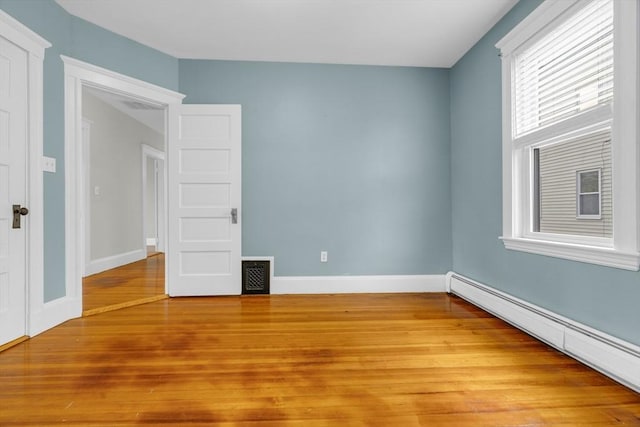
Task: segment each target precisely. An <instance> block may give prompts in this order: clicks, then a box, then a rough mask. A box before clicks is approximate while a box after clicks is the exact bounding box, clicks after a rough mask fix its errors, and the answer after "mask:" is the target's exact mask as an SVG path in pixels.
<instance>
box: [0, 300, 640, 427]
mask: <svg viewBox="0 0 640 427" xmlns="http://www.w3.org/2000/svg"><path fill="white" fill-rule="evenodd" d="M0 405H1V406H0V408H1V409H0V425H2V426H10V425H38V426H45V425H57V424H64V425H73V426H95V425H102V426H117V425H136V424H148V425H161V424H165V423H167V424H174V425H183V424H190V425H216V426H245V425H247V426H248V425H260V426H292V425H296V426H298V425H299V426H402V427H411V426H440V425H442V426H444V425H446V426H551V425H553V426H557V425H564V426H584V425H590V426H596V425H640V395H639V394H637V393H635V392H634V391H632V390H630V389H628V388H625V387H623V386H621V385H619V384H617V383H615V382H613V381H612V380H610V379H608V378H606V377H604V376H603V375H601V374H599V373H597V372H595V371H593V370H592V369H590V368H587V367H585V366H584V365H582V364H580V363H578V362H576V361H575V360H573V359H571V358H569V357H567V356H564V355H563V354H561V353H559V352H557V351H555V350H553V349H551V348H550V347H548V346H546V345H544V344H542V343H541V342H539V341H536V340H534V339H532V338H531V337H529V336H528V335H526V334H524V333H522V332H520V331H518V330H516V329H514V328H513V327H511V326H510V325H508V324H506V323H504V322H502V321H500V320H498V319H496V318H494V317H492V316H491V315H489V314H487V313H485V312H483V311H481V310H479V309H477V308H476V307H474V306H472V305H470V304H468V303H466V302H465V301H463V300H461V299H459V298H456V297H454V296H449V295H446V294H392V295H391V294H357V295H318V296H251V297H219V298H206V297H200V298H175V299H166V300H162V301H157V302H153V303H150V304H145V305H140V306H137V307H131V308H125V309H122V310H118V311H111V312H108V313H102V314H99V315H96V316H91V317H84V318H80V319H75V320H71V321H68V322H66V323H64V324H63V325H61V326H59V327H56V328H54V329H52V330H50V331H47V332H45V333H43V334H41V335H39V336H37V337H35V338H33V339H31V340H29V341H26V342H23V343H21V344H18V345H17V346H15V347H13V348H10V349H8V350H6V351H4V352H2V353H0Z"/></svg>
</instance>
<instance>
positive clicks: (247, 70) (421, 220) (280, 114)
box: [179, 60, 451, 276]
mask: <svg viewBox="0 0 640 427" xmlns="http://www.w3.org/2000/svg"><path fill="white" fill-rule="evenodd" d="M448 75H449V73H448V71H447V70H444V69H425V68H400V67H371V66H342V65H319V64H291V63H264V62H234V61H202V60H180V86H179V90H180V92H182V93H184V94H186V95H187V97H186V99H185V103H192V104H198V103H219V104H224V103H230V104H241V105H242V132H243V134H242V144H243V145H242V150H243V153H242V154H243V158H242V162H243V163H242V168H243V173H242V181H243V182H242V191H243V195H242V196H243V197H242V204H243V211H242V219H243V229H242V233H243V241H242V245H243V255H246V256H259V255H273V256H275V274H276V275H280V276H308V275H385V274H387V275H388V274H442V273H445V272H446V271H448V270H449V269H450V268H451V228H450V224H451V219H450V218H451V208H450V192H449V188H450V185H449V165H450V157H449V89H448V87H449V77H448ZM322 250H326V251H328V253H329V257H328V258H329V262H328V263H320V251H322Z"/></svg>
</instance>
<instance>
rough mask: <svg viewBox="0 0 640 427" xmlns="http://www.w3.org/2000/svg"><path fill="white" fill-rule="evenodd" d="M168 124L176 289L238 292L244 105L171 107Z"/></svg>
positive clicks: (171, 272) (177, 292) (181, 292)
mask: <svg viewBox="0 0 640 427" xmlns="http://www.w3.org/2000/svg"><path fill="white" fill-rule="evenodd" d="M169 123H170V126H169V150H168V152H169V157H168V165H167V166H168V177H169V179H168V181H169V187H168V190H169V200H171V201H172V202H171V205H170V206H169V223H168V229H169V239H168V242H169V247H168V248H167V249H168V252H169V257H168V259H169V265H168V277H169V294H170V295H171V296H186V295H239V294H240V293H241V291H242V284H241V264H240V263H241V221H240V217H241V216H240V215H238V216H237V222H236V223H234V221H233V220H232V215H231V211H232V209H234V208H235V209H237V211H238V212H241V206H240V203H241V182H240V181H241V110H240V106H239V105H179V106H175V107H173V106H171V107H170V108H169Z"/></svg>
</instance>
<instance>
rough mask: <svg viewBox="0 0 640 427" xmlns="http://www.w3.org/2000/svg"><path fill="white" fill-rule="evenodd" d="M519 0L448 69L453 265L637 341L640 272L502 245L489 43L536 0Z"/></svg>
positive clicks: (497, 101) (494, 54)
mask: <svg viewBox="0 0 640 427" xmlns="http://www.w3.org/2000/svg"><path fill="white" fill-rule="evenodd" d="M540 3H541V2H540V1H539V0H522V1H520V2H519V3H518V4H517V5H516V6H515V7H514V8H513V9H512V10H511V11H510V12H509V13H508V14H507V15H506V16H505V17H504V18H503V19H502V20H501V21H500V22H499V23H498V24H497V25H496V26H495V27H494V28H493V29H492V30H491V31H490V32H489V33H488V34H487V35H485V37H484V38H483V39H482V40H480V42H478V44H477V45H476V46H475V47H474V48H473V49H471V50H470V51H469V52H468V53H467V54H466V55H465V56H464V57H463V58H462V59H461V60H460V61H459V62H458V63H457V64H456V65H455V66H454V67H453V69H452V70H451V75H450V78H451V160H452V161H451V164H452V166H451V169H452V172H453V173H452V180H451V194H452V206H453V234H452V236H453V269H454V271H456V272H458V273H461V274H464V275H466V276H468V277H471V278H473V279H476V280H478V281H480V282H483V283H485V284H488V285H491V286H495V287H496V288H499V289H500V290H502V291H505V292H508V293H510V294H512V295H515V296H518V297H520V298H522V299H525V300H527V301H530V302H532V303H534V304H538V305H540V306H542V307H545V308H547V309H550V310H552V311H554V312H557V313H560V314H562V315H564V316H566V317H569V318H571V319H574V320H577V321H579V322H582V323H585V324H587V325H590V326H593V327H595V328H597V329H600V330H602V331H604V332H607V333H609V334H611V335H614V336H617V337H620V338H622V339H626V340H627V341H630V342H632V343H634V344H640V328H639V327H640V309H638V303H639V302H640V273H637V272H628V271H623V270H619V269H614V268H607V267H598V266H595V265H592V264H584V263H579V262H572V261H565V260H561V259H557V258H550V257H545V256H538V255H531V254H526V253H522V252H516V251H508V250H505V249H504V246H503V244H502V242H501V241H500V240H498V236H500V235H501V234H502V176H501V175H502V163H501V155H502V154H501V146H502V138H501V120H502V119H501V98H500V97H501V88H500V81H501V80H500V79H501V77H500V59H499V57H498V51H497V50H496V48H495V47H494V45H495V43H496V42H497V41H498V40H499V39H500V38H502V36H504V35H505V34H506V33H508V32H509V30H510V29H511V28H513V27H514V26H515V25H516V24H517V23H518V22H520V21H521V20H522V19H523V18H524V17H525V16H526V15H527V14H528V13H530V12H531V11H532V10H533V9H535V7H536V6H537V5H538V4H540Z"/></svg>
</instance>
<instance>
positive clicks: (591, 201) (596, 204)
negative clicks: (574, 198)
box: [580, 194, 600, 215]
mask: <svg viewBox="0 0 640 427" xmlns="http://www.w3.org/2000/svg"><path fill="white" fill-rule="evenodd" d="M580 215H600V195H598V194H581V195H580Z"/></svg>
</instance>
